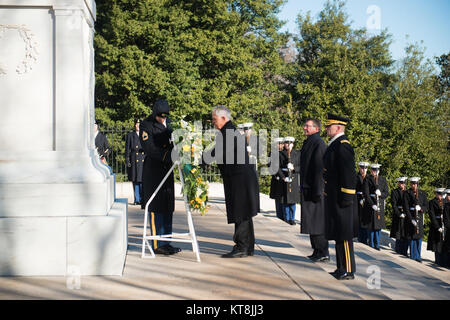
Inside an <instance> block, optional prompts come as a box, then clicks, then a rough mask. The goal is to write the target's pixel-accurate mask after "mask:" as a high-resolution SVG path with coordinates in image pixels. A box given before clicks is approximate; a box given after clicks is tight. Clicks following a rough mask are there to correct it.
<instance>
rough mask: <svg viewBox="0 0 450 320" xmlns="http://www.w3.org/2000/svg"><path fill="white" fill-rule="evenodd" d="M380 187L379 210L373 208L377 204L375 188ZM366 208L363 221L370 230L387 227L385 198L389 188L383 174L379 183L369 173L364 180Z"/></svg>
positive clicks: (379, 178) (379, 177)
mask: <svg viewBox="0 0 450 320" xmlns="http://www.w3.org/2000/svg"><path fill="white" fill-rule="evenodd" d="M377 189H379V190H380V192H381V196H380V197H379V205H380V208H379V212H378V213H377V212H375V211H374V210H373V209H372V206H373V205H377V200H376V196H375V190H377ZM363 190H364V191H363V193H364V199H365V204H364V209H363V217H362V220H363V221H362V222H363V225H365V226H366V228H367V229H368V230H381V229H383V228H385V227H386V223H385V220H384V206H385V203H384V200H385V199H386V198H387V197H388V196H389V188H388V184H387V181H386V179H385V178H384V177H383V176H378V184H377V183H376V181H375V178H374V177H373V176H372V175H369V176H367V177H366V179H365V180H364V185H363Z"/></svg>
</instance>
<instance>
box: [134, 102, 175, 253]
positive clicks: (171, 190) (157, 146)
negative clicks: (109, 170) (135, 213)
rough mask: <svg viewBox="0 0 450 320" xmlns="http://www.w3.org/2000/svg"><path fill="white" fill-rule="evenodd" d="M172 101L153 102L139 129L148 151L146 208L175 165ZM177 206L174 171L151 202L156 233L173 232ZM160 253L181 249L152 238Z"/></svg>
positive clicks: (153, 244)
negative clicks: (149, 112) (172, 153)
mask: <svg viewBox="0 0 450 320" xmlns="http://www.w3.org/2000/svg"><path fill="white" fill-rule="evenodd" d="M168 115H169V104H168V102H167V101H166V100H158V101H156V102H155V104H154V106H153V112H152V114H151V115H150V116H148V117H147V118H146V119H145V120H143V121H142V123H141V125H140V130H139V138H140V141H141V145H142V147H143V149H144V152H145V154H146V158H145V160H144V170H143V183H142V186H143V190H142V191H143V199H142V204H141V206H142V209H144V208H145V205H146V203H147V201H148V200H149V199H150V197H151V196H152V194H153V193H154V192H155V190H156V189H157V188H158V186H159V185H160V183H161V182H162V180H163V178H164V176H165V175H166V174H167V172H168V171H169V170H170V169H171V167H172V164H173V163H172V159H171V151H172V149H173V144H172V142H171V136H172V131H173V130H172V127H171V125H170V122H171V120H170V119H169V118H168ZM174 209H175V186H174V178H173V172H172V173H171V174H170V175H169V177H168V179H167V180H166V181H165V182H164V184H163V186H162V187H161V189H160V190H159V191H158V193H157V194H156V196H155V197H154V198H153V200H152V202H151V203H150V205H149V207H148V210H149V212H151V216H150V223H151V227H150V230H151V233H152V235H163V234H171V233H172V218H173V211H174ZM152 246H153V249H154V251H155V253H156V254H164V255H170V254H174V253H177V252H180V251H181V249H179V248H175V247H172V246H171V245H170V242H168V241H157V240H154V241H152Z"/></svg>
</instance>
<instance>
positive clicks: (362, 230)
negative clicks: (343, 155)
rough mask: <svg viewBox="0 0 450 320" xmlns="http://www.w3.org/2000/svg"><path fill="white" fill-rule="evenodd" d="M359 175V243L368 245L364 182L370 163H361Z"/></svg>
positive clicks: (357, 185) (357, 194) (357, 190)
mask: <svg viewBox="0 0 450 320" xmlns="http://www.w3.org/2000/svg"><path fill="white" fill-rule="evenodd" d="M358 166H359V168H358V175H357V177H356V197H357V199H358V217H359V229H358V241H359V242H361V243H364V244H367V226H366V225H365V224H364V223H363V219H362V218H363V211H364V208H365V206H364V203H365V199H364V194H363V185H364V180H365V179H366V177H367V168H369V163H368V162H366V161H361V162H359V163H358Z"/></svg>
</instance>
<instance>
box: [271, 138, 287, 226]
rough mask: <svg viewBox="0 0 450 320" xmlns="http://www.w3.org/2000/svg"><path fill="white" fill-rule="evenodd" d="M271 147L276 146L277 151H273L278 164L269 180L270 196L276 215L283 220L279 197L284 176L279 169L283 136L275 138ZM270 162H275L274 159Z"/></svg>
mask: <svg viewBox="0 0 450 320" xmlns="http://www.w3.org/2000/svg"><path fill="white" fill-rule="evenodd" d="M272 148H278V153H273V154H274V155H275V156H277V157H278V166H277V168H276V172H275V174H273V175H272V180H271V181H270V194H269V196H270V198H271V199H274V200H275V210H276V213H277V217H278V218H279V219H281V220H284V213H283V207H282V205H281V197H282V194H283V186H284V185H283V179H284V178H285V175H284V173H283V172H282V171H281V166H280V163H281V162H282V161H283V160H282V156H283V155H284V154H283V153H282V152H281V151H282V150H283V149H284V138H276V139H275V143H274V145H272ZM271 162H275V161H274V160H273V161H271Z"/></svg>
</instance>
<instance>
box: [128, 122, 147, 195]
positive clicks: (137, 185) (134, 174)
mask: <svg viewBox="0 0 450 320" xmlns="http://www.w3.org/2000/svg"><path fill="white" fill-rule="evenodd" d="M140 122H141V121H140V120H139V119H136V120H135V121H134V128H135V130H133V131H131V132H129V133H128V134H127V137H126V142H125V160H126V163H127V173H128V180H129V181H131V182H132V183H133V192H134V204H141V197H142V173H143V170H144V160H145V153H144V149H143V148H142V145H141V141H140V140H139V124H140Z"/></svg>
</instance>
